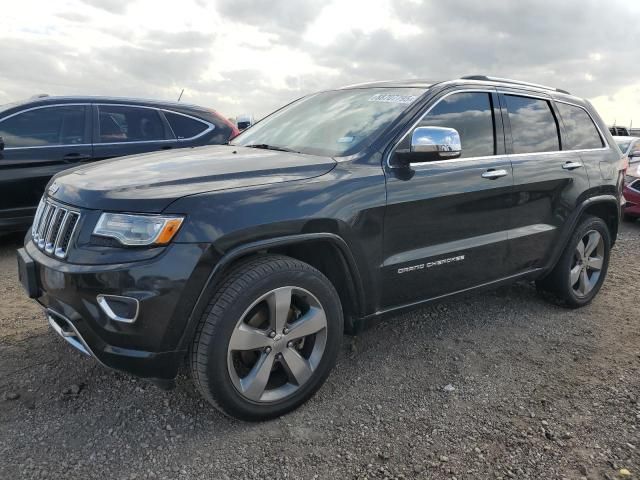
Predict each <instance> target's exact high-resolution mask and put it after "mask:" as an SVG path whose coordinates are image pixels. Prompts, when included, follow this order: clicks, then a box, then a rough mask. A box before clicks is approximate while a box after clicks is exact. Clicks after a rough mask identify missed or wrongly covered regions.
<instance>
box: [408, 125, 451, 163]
mask: <svg viewBox="0 0 640 480" xmlns="http://www.w3.org/2000/svg"><path fill="white" fill-rule="evenodd" d="M461 154H462V144H461V143H460V135H459V134H458V131H457V130H456V129H455V128H445V127H418V128H416V129H415V130H414V131H413V133H412V134H411V149H410V155H409V162H410V163H411V162H429V161H434V160H443V159H451V158H458V157H459V156H460V155H461Z"/></svg>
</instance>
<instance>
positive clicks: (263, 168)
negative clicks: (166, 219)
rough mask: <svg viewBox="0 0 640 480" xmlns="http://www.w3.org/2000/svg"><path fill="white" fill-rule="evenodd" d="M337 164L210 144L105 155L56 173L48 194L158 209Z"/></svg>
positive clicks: (85, 203) (95, 204) (98, 205)
mask: <svg viewBox="0 0 640 480" xmlns="http://www.w3.org/2000/svg"><path fill="white" fill-rule="evenodd" d="M335 165H336V162H335V160H333V159H332V158H330V157H317V156H313V155H302V154H298V153H289V152H278V151H274V150H262V149H257V148H247V147H236V146H228V145H212V146H207V147H197V148H185V149H180V150H169V151H163V152H158V153H149V154H145V155H133V156H130V157H121V158H117V159H113V160H106V161H102V162H98V163H94V164H90V165H85V166H82V167H78V168H75V169H72V170H67V171H65V172H63V173H62V174H60V175H59V176H57V177H55V178H54V180H53V182H52V183H51V184H50V186H49V189H48V191H49V195H50V196H51V197H53V198H55V199H57V200H60V201H61V202H64V203H67V204H69V205H74V206H76V207H80V208H90V209H97V210H112V211H127V212H148V213H160V212H161V211H162V210H164V209H165V208H166V207H167V206H168V205H169V204H171V203H172V202H173V201H175V200H177V199H178V198H181V197H184V196H187V195H193V194H197V193H204V192H210V191H215V190H224V189H229V188H240V187H250V186H254V185H264V184H270V183H279V182H288V181H292V180H304V179H307V178H313V177H317V176H320V175H323V174H325V173H327V172H329V171H330V170H331V169H332V168H333V167H334V166H335Z"/></svg>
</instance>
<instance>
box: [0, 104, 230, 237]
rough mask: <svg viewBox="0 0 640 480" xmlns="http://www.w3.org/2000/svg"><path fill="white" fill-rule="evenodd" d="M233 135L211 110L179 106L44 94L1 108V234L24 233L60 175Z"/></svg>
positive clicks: (222, 142)
mask: <svg viewBox="0 0 640 480" xmlns="http://www.w3.org/2000/svg"><path fill="white" fill-rule="evenodd" d="M237 133H238V130H237V129H236V127H235V126H233V125H232V124H231V123H230V122H229V121H228V120H226V119H225V118H224V117H222V116H221V115H218V114H217V113H216V112H214V111H213V110H209V109H206V108H201V107H197V106H191V105H185V104H182V103H162V102H153V101H146V100H132V99H125V98H99V97H47V96H44V97H39V98H35V99H31V100H28V101H25V102H20V103H14V104H9V105H2V106H0V138H1V139H2V140H1V141H0V233H3V232H9V231H14V230H26V229H27V228H28V227H29V225H30V224H31V222H32V220H33V216H34V213H35V211H36V207H37V205H38V201H39V200H40V197H41V196H42V193H43V192H44V187H45V185H46V184H47V182H49V180H50V179H51V177H52V176H53V175H55V174H56V173H58V172H60V171H61V170H64V169H66V168H70V167H73V166H77V165H79V164H81V163H84V162H92V161H96V160H104V159H107V158H112V157H120V156H124V155H132V154H137V153H146V152H153V151H157V150H169V149H172V148H183V147H193V146H198V145H211V144H224V143H227V141H228V140H229V139H230V138H231V137H233V136H234V135H236V134H237ZM131 161H135V160H131ZM142 174H143V175H144V172H143V173H142Z"/></svg>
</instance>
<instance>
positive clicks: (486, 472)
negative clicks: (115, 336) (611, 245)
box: [0, 224, 640, 480]
mask: <svg viewBox="0 0 640 480" xmlns="http://www.w3.org/2000/svg"><path fill="white" fill-rule="evenodd" d="M19 242H20V239H19V238H18V237H10V238H5V239H4V240H1V241H0V292H2V293H1V295H2V297H1V298H2V300H1V303H0V327H1V328H2V330H1V332H0V478H1V479H14V478H52V479H59V478H74V479H81V478H105V479H120V478H123V479H134V478H137V479H140V478H167V479H174V478H185V479H187V478H207V479H218V478H220V479H242V478H295V479H298V478H302V479H312V478H319V479H324V478H329V479H332V480H336V479H342V478H449V479H453V478H457V479H463V478H497V479H498V478H505V479H506V478H536V479H541V478H544V479H553V478H589V479H595V478H612V479H613V478H636V479H637V478H640V476H639V474H640V403H639V402H640V375H639V374H640V319H639V318H638V317H639V308H638V301H637V288H638V286H639V282H638V279H639V278H640V277H639V276H640V224H635V225H629V224H626V225H625V226H624V230H623V232H622V234H621V235H620V238H619V241H618V245H617V246H616V248H615V250H614V253H613V258H612V264H611V267H610V270H609V275H608V278H607V281H606V283H605V285H604V288H603V290H602V291H601V292H600V294H599V296H598V297H597V298H596V300H595V301H594V302H593V304H592V305H590V306H589V307H587V308H584V309H581V310H566V309H564V308H561V307H559V306H556V305H554V304H553V303H549V302H548V301H546V300H545V299H544V298H542V297H541V296H540V295H539V294H537V293H536V290H535V288H534V287H533V286H532V285H530V284H517V285H515V286H512V287H507V288H502V289H500V290H497V291H495V292H491V293H486V294H477V295H473V296H469V297H461V298H459V299H456V300H451V301H449V302H445V303H440V304H437V305H433V306H429V307H427V308H423V309H420V310H417V311H414V312H412V313H408V314H404V315H399V316H396V317H394V318H389V319H388V320H386V321H385V322H381V323H379V324H377V325H375V326H373V327H372V328H370V329H369V330H367V331H366V332H364V333H363V334H361V335H360V336H358V337H357V338H350V337H345V339H344V346H343V349H342V353H341V356H340V359H339V362H338V365H337V367H336V369H335V371H334V373H333V374H332V375H331V377H330V378H329V380H328V382H327V383H326V384H325V386H324V387H323V388H322V389H321V390H320V392H319V393H318V394H317V395H316V396H315V397H314V398H313V399H312V400H311V401H310V402H308V403H307V404H306V405H304V406H303V407H301V408H300V409H299V410H297V411H296V412H294V413H292V414H289V415H287V416H285V417H283V418H280V419H278V420H274V421H270V422H266V423H261V424H249V423H242V422H238V421H234V420H231V419H228V418H226V417H223V416H222V415H220V414H219V413H217V412H216V411H215V410H213V409H212V408H210V407H209V406H208V405H207V404H205V403H204V402H203V401H202V400H201V399H200V397H199V396H198V394H197V393H196V391H195V390H194V388H193V387H192V385H191V384H190V383H189V381H188V379H186V378H180V379H179V382H178V387H177V389H176V390H174V391H171V392H164V391H161V390H158V389H157V388H155V387H154V386H152V385H150V384H148V383H146V382H145V381H142V380H138V379H135V378H133V377H130V376H127V375H124V374H120V373H117V372H112V371H109V370H106V369H104V368H102V367H100V366H98V365H97V364H96V363H95V362H94V361H93V360H91V359H89V358H86V357H84V356H82V355H81V354H80V353H77V352H75V351H74V350H73V349H72V348H71V347H69V346H67V345H66V344H65V343H64V342H63V341H62V340H60V339H59V338H57V337H56V336H55V335H54V334H53V333H52V332H50V331H49V330H48V328H47V327H46V325H45V321H44V319H43V315H42V313H41V311H40V309H39V308H38V307H37V305H36V304H35V303H33V302H31V301H29V300H28V299H26V298H25V296H24V295H23V293H22V290H21V287H20V286H19V284H18V282H17V280H16V267H15V260H14V249H15V247H16V246H17V245H18V243H19ZM16 397H17V398H16ZM627 474H628V475H627Z"/></svg>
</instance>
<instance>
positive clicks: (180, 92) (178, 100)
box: [178, 88, 184, 101]
mask: <svg viewBox="0 0 640 480" xmlns="http://www.w3.org/2000/svg"><path fill="white" fill-rule="evenodd" d="M183 93H184V88H183V89H182V91H181V92H180V96H179V97H178V101H180V99H181V98H182V94H183Z"/></svg>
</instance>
